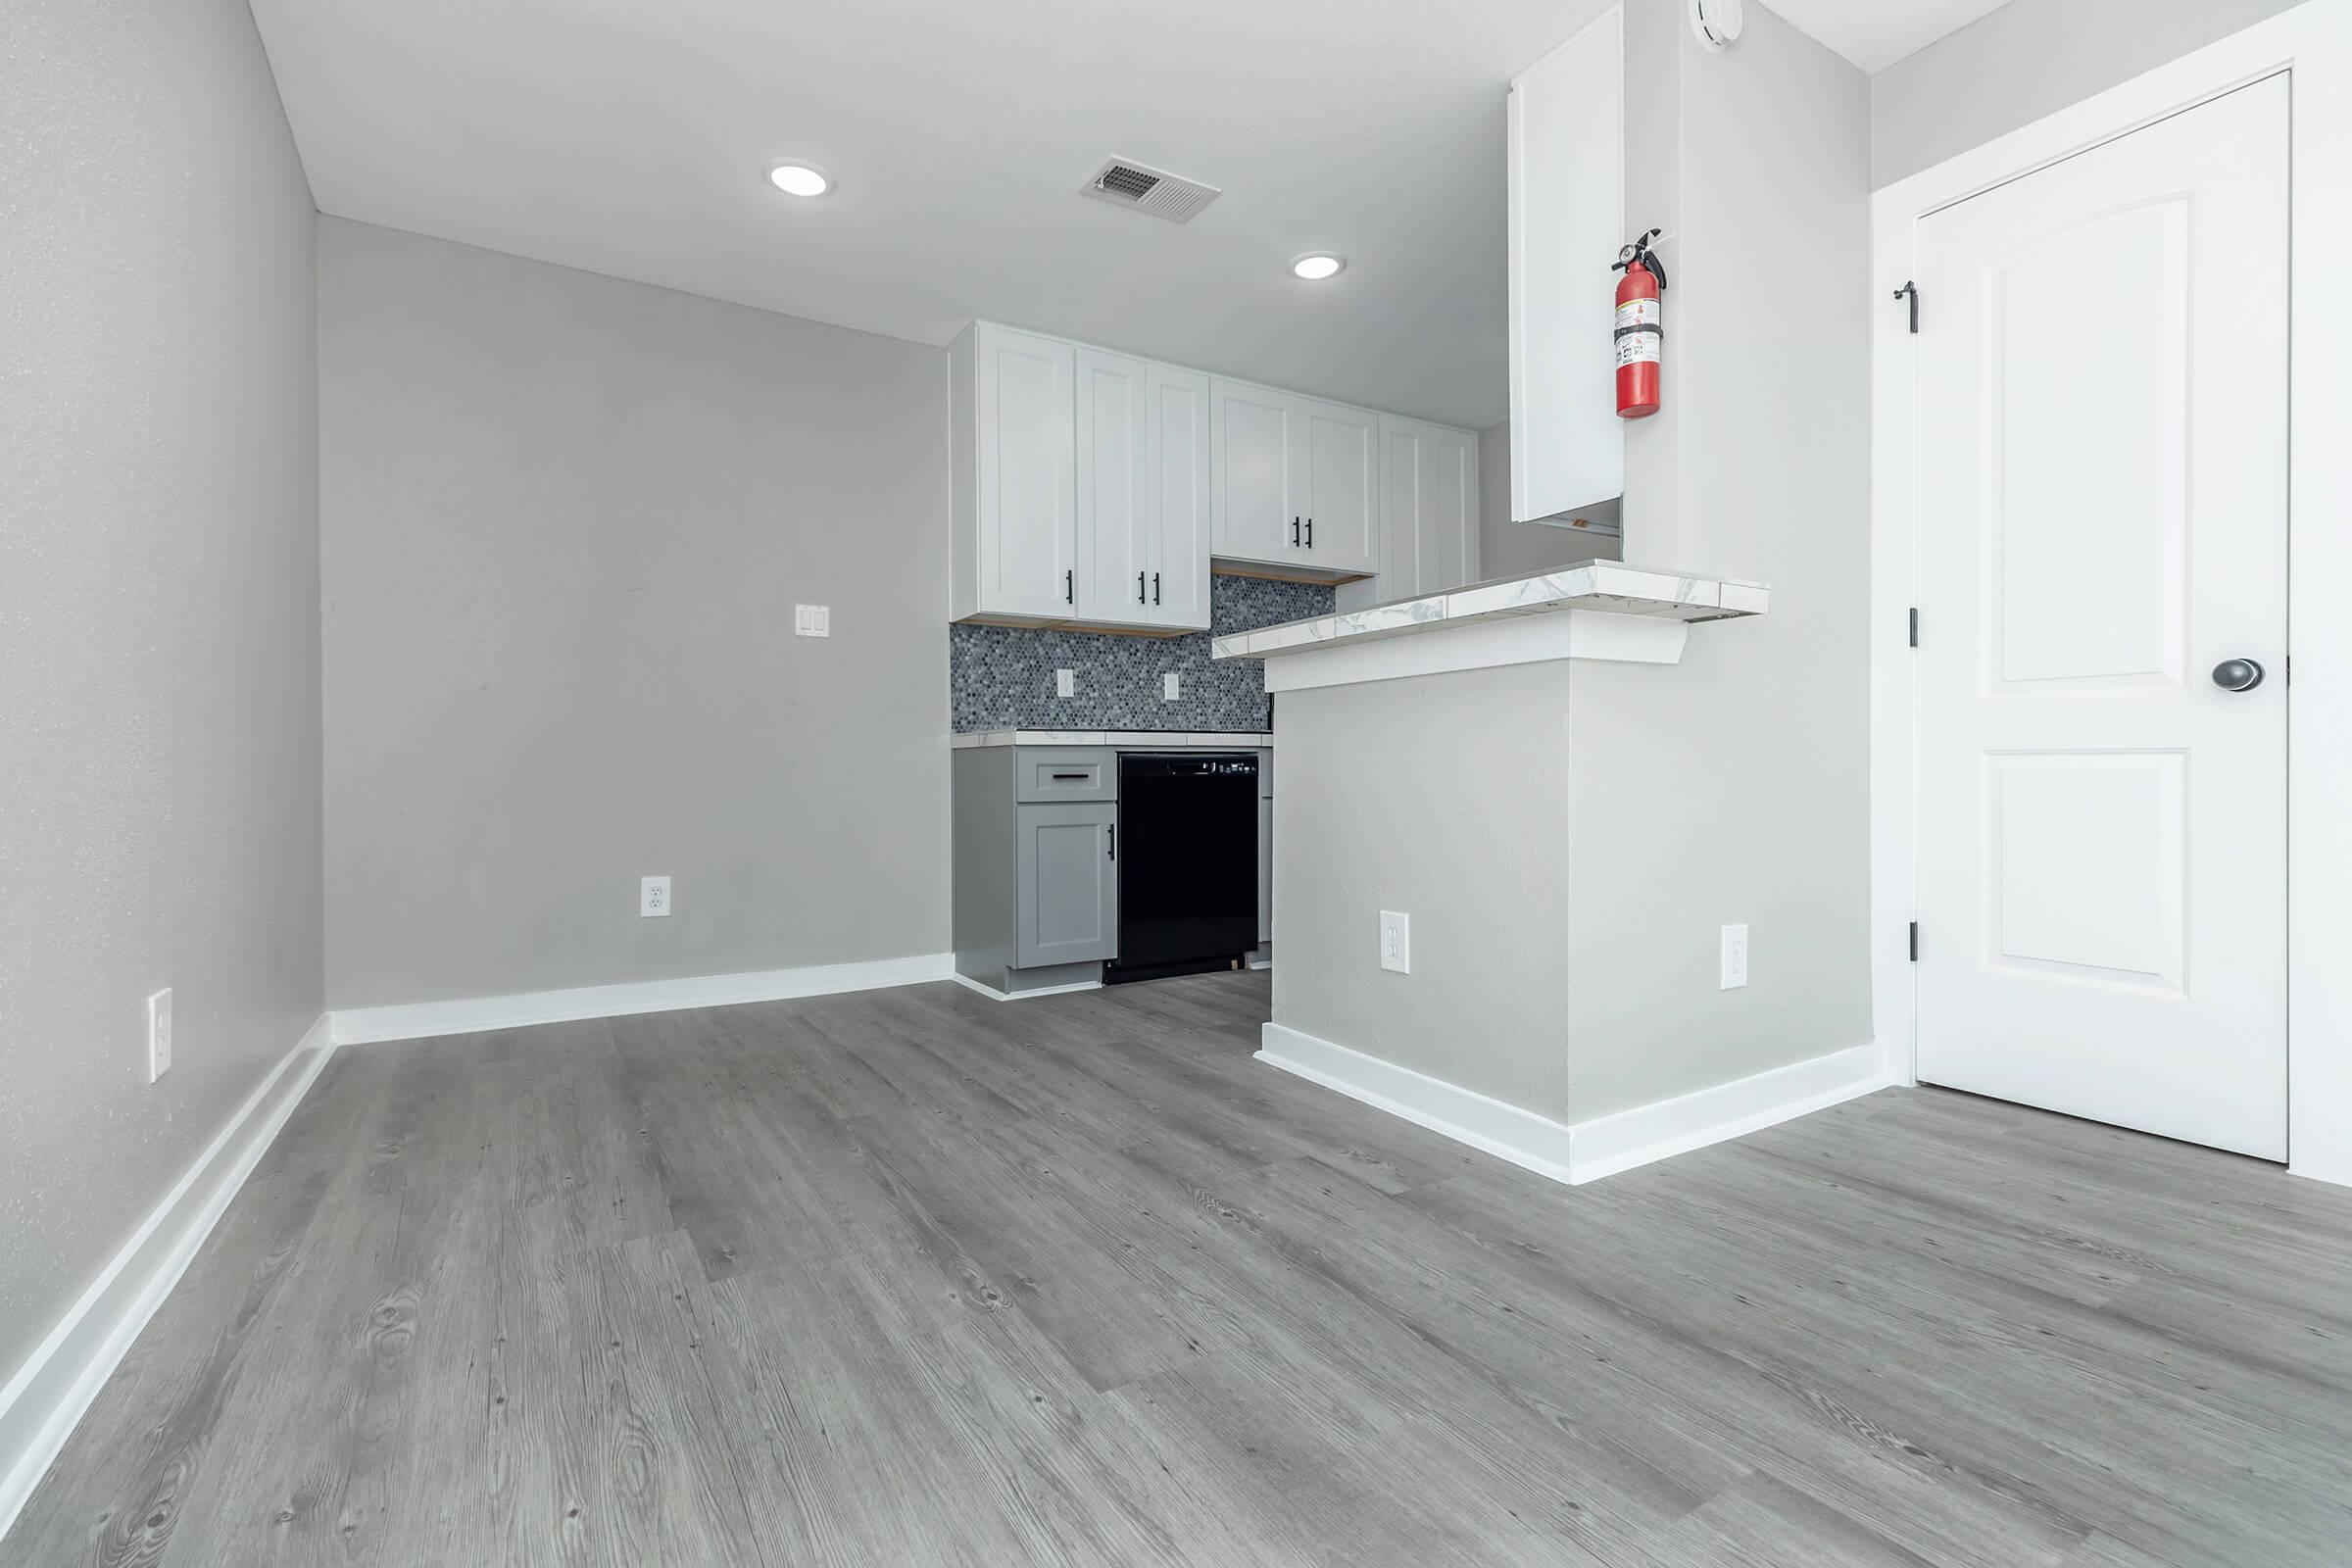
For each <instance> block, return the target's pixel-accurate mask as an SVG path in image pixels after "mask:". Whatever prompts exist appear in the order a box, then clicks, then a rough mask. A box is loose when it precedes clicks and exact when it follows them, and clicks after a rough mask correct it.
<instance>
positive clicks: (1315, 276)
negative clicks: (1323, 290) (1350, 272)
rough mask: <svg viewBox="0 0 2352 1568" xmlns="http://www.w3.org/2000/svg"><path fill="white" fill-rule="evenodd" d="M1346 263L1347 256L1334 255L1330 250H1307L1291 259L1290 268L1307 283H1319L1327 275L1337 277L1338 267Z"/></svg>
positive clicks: (1344, 265)
mask: <svg viewBox="0 0 2352 1568" xmlns="http://www.w3.org/2000/svg"><path fill="white" fill-rule="evenodd" d="M1347 265H1348V258H1347V257H1345V256H1335V255H1333V254H1332V253H1331V252H1330V251H1308V252H1307V253H1306V254H1305V255H1304V256H1297V257H1293V258H1292V259H1291V270H1292V271H1294V272H1296V273H1298V274H1299V276H1300V277H1303V278H1305V279H1306V280H1307V281H1308V282H1309V283H1320V282H1322V281H1323V279H1325V278H1327V277H1337V276H1339V274H1340V269H1341V268H1343V267H1346V266H1347Z"/></svg>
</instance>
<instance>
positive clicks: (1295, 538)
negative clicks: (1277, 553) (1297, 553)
mask: <svg viewBox="0 0 2352 1568" xmlns="http://www.w3.org/2000/svg"><path fill="white" fill-rule="evenodd" d="M1298 543H1299V519H1298V518H1297V517H1293V518H1292V519H1291V544H1292V546H1293V547H1294V548H1295V547H1296V546H1297V545H1298Z"/></svg>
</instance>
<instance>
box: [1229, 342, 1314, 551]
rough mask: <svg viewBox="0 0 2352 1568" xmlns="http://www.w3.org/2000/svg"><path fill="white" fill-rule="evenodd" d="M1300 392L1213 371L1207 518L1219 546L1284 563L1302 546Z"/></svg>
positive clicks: (1303, 475) (1303, 503)
mask: <svg viewBox="0 0 2352 1568" xmlns="http://www.w3.org/2000/svg"><path fill="white" fill-rule="evenodd" d="M1208 404H1209V427H1208V428H1209V483H1210V490H1209V518H1210V527H1211V530H1212V533H1213V540H1214V546H1215V551H1216V554H1218V555H1220V556H1226V557H1230V558H1232V559H1233V560H1236V561H1260V562H1268V563H1273V564H1281V565H1293V564H1297V562H1296V561H1295V560H1294V559H1293V558H1294V557H1295V556H1296V555H1298V554H1299V553H1300V550H1301V547H1299V546H1298V545H1294V544H1293V543H1292V542H1291V541H1292V536H1293V535H1294V534H1299V535H1300V536H1303V530H1304V526H1305V515H1306V498H1305V493H1304V482H1305V478H1306V464H1305V459H1304V455H1303V454H1302V453H1301V452H1300V451H1299V399H1298V398H1296V397H1294V396H1292V395H1291V394H1290V393H1288V392H1274V391H1269V390H1268V389H1266V388H1264V387H1255V386H1248V385H1245V384H1243V383H1241V382H1238V381H1224V380H1218V379H1216V378H1214V377H1212V378H1211V379H1210V381H1209V383H1208Z"/></svg>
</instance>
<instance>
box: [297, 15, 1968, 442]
mask: <svg viewBox="0 0 2352 1568" xmlns="http://www.w3.org/2000/svg"><path fill="white" fill-rule="evenodd" d="M1605 3H1606V0H1453V3H1451V4H1445V5H1433V4H1431V3H1429V0H497V3H494V4H484V3H483V0H335V3H333V4H323V5H322V4H319V3H318V0H252V4H253V12H254V16H255V18H256V20H257V21H258V23H259V24H260V26H261V30H262V36H263V39H264V41H265V42H266V43H267V45H268V46H269V51H270V64H271V66H272V68H273V69H274V71H275V72H276V75H277V81H278V87H279V90H280V92H281V93H282V94H283V96H284V98H285V103H286V112H287V117H288V119H289V120H290V121H291V123H292V124H293V128H294V136H295V140H296V142H297V144H298V145H299V146H300V148H301V151H302V157H303V162H304V165H305V167H306V168H307V170H308V171H309V173H310V177H311V186H312V189H313V191H314V192H315V193H316V195H317V198H318V202H319V207H320V208H321V209H322V210H323V211H325V212H328V213H331V214H334V215H337V216H339V217H344V218H353V219H359V220H362V221H367V222H372V223H383V224H388V225H390V226H392V227H396V228H404V229H410V230H414V231H416V232H417V233H423V234H434V235H439V236H441V237H443V238H447V239H454V240H461V241H464V242H466V243H468V244H473V245H481V246H486V247H488V248H490V249H493V250H499V251H506V252H510V253H512V254H515V255H518V256H527V257H533V258H536V259H539V260H542V261H549V262H556V263H561V264H564V265H566V266H570V267H578V268H583V269H586V270H591V271H596V272H603V273H608V274H611V275H613V276H616V277H625V278H635V279H638V280H641V281H644V282H649V283H658V284H662V285H665V286H668V287H671V288H678V289H685V290H688V291H690V292H693V293H697V294H704V295H709V296H711V297H712V298H715V299H721V300H731V301H736V302H739V303H742V304H746V305H756V306H761V307H764V308H766V309H769V310H775V311H782V312H786V313H789V314H791V315H795V316H804V317H810V318H813V319H817V320H822V321H831V322H836V323H838V324H840V325H844V326H852V327H859V328H863V329H865V330H868V331H874V332H884V333H889V334H891V335H893V336H897V337H904V338H912V339H915V340H917V341H921V342H927V343H945V342H946V341H947V340H948V339H949V338H951V337H952V336H954V335H955V334H956V332H957V331H958V330H960V329H961V327H962V326H963V324H964V323H965V322H966V321H969V320H971V319H974V318H987V319H996V320H1002V321H1006V322H1009V323H1012V324H1015V325H1023V326H1030V327H1035V328H1038V329H1040V330H1044V331H1050V332H1058V333H1061V334H1065V335H1067V336H1071V337H1076V338H1081V339H1084V340H1087V341H1090V342H1095V343H1101V344H1103V345H1104V346H1106V347H1111V348H1118V349H1125V350H1128V351H1130V352H1133V353H1137V354H1142V355H1147V356H1152V357H1155V358H1160V359H1166V360H1170V361H1173V362H1176V363H1178V364H1184V365H1191V366H1197V367H1200V368H1205V369H1210V370H1218V371H1223V372H1225V373H1228V374H1233V375H1240V376H1248V377H1252V378H1255V379H1260V380H1265V381H1270V382H1274V383H1276V384H1279V385H1283V386H1289V387H1294V388H1296V389H1298V390H1299V391H1304V392H1312V393H1318V394H1321V395H1323V396H1327V397H1332V398H1337V399H1341V400H1344V401H1348V402H1353V403H1361V404H1366V405H1369V406H1371V407H1374V408H1382V409H1390V410H1394V411H1396V412H1398V413H1403V414H1414V415H1419V416H1422V417H1428V418H1432V419H1438V420H1442V421H1445V422H1446V423H1451V424H1460V425H1469V426H1476V427H1483V426H1485V425H1489V424H1492V423H1495V421H1497V420H1499V419H1501V418H1503V417H1505V416H1506V415H1507V413H1508V397H1507V386H1506V380H1505V376H1506V368H1505V367H1506V347H1505V339H1504V333H1505V322H1506V311H1505V302H1504V266H1503V190H1502V180H1503V168H1502V104H1503V90H1504V87H1505V84H1506V83H1507V82H1508V80H1509V78H1510V77H1511V76H1512V75H1514V74H1516V73H1518V72H1520V71H1522V70H1524V69H1525V68H1526V67H1527V66H1529V65H1530V64H1532V63H1534V61H1535V60H1536V59H1537V58H1539V57H1540V56H1541V55H1543V54H1544V51H1545V50H1547V49H1548V48H1550V47H1551V46H1552V45H1553V44H1554V43H1557V42H1558V41H1559V40H1561V39H1562V38H1564V37H1566V36H1568V35H1569V34H1570V33H1572V32H1574V31H1575V30H1576V29H1577V28H1578V27H1579V26H1580V25H1582V24H1583V23H1584V22H1585V21H1586V20H1587V19H1588V18H1589V17H1591V16H1593V15H1594V14H1596V13H1597V12H1598V11H1599V10H1600V9H1601V7H1602V5H1603V4H1605ZM1781 3H1782V4H1783V5H1784V6H1785V8H1786V10H1787V11H1788V13H1789V16H1790V18H1791V20H1794V21H1796V22H1798V24H1799V25H1803V26H1806V27H1808V29H1813V28H1819V29H1825V30H1822V31H1820V32H1819V33H1818V34H1817V35H1819V36H1822V37H1824V38H1825V39H1827V40H1828V41H1830V42H1832V43H1833V45H1834V46H1836V47H1839V48H1841V49H1842V50H1844V51H1845V52H1846V53H1848V54H1852V55H1854V56H1855V58H1857V59H1861V58H1862V56H1861V55H1859V54H1855V51H1856V50H1857V49H1862V50H1865V51H1878V52H1883V51H1884V50H1886V49H1890V48H1899V47H1901V46H1902V45H1903V42H1904V41H1905V40H1907V39H1910V38H1912V37H1913V36H1915V35H1917V34H1920V33H1921V32H1922V31H1923V30H1932V29H1934V28H1936V27H1940V26H1942V25H1946V20H1945V19H1946V18H1947V17H1950V16H1957V15H1958V14H1960V13H1964V12H1968V13H1973V12H1975V11H1982V10H1985V9H1987V8H1988V7H1987V3H1986V0H1781ZM1889 12H1896V13H1900V19H1899V21H1895V20H1890V19H1889V18H1888V17H1887V15H1885V13H1889ZM1808 19H1810V20H1808ZM1952 25H1956V23H1955V24H1952ZM1834 34H1835V36H1834ZM1841 40H1842V41H1841ZM1112 155H1117V156H1120V157H1124V158H1132V159H1137V160H1140V161H1142V162H1144V163H1147V164H1152V165H1157V166H1159V167H1161V168H1164V169H1168V170H1170V171H1172V172H1176V173H1179V174H1184V175H1187V176H1189V177H1191V178H1194V179H1200V180H1204V181H1206V182H1208V183H1209V184H1212V185H1218V186H1222V187H1223V189H1224V194H1223V195H1222V196H1220V197H1219V198H1218V199H1217V200H1216V201H1215V202H1213V203H1211V204H1210V205H1209V207H1208V208H1207V210H1206V211H1204V212H1203V213H1201V216H1200V217H1198V218H1196V219H1194V220H1193V221H1191V222H1190V223H1187V224H1183V225H1177V224H1172V223H1168V222H1165V221H1161V220H1159V219H1155V218H1150V217H1146V216H1143V215H1141V214H1138V213H1134V212H1129V211H1124V210H1121V209H1118V208H1115V207H1111V206H1107V205H1105V204H1103V203H1101V202H1095V201H1088V200H1085V199H1083V198H1081V197H1080V196H1079V195H1078V189H1079V187H1080V185H1081V184H1083V183H1084V182H1085V181H1086V180H1087V178H1088V177H1089V176H1091V175H1092V174H1093V173H1094V172H1095V171H1096V169H1097V168H1098V167H1099V166H1100V165H1101V163H1102V161H1103V159H1104V158H1106V157H1109V156H1112ZM782 158H800V159H806V160H808V161H809V162H812V163H815V164H818V165H820V166H822V167H823V168H825V169H827V170H829V171H830V172H832V174H833V175H834V177H835V179H836V181H837V182H838V183H837V187H836V189H835V190H834V192H833V193H832V194H831V195H829V196H825V197H823V198H821V199H818V200H815V201H805V200H794V199H792V198H788V197H784V196H781V195H778V194H776V193H775V192H774V191H773V190H771V189H770V188H769V187H768V186H767V185H766V183H765V181H764V178H763V176H764V173H765V171H766V169H767V167H768V165H769V164H770V163H772V162H774V161H776V160H778V159H782ZM1320 249H1330V250H1336V251H1339V252H1342V253H1343V254H1345V255H1346V256H1347V257H1348V270H1346V271H1345V272H1343V273H1341V274H1340V276H1339V277H1338V278H1337V279H1335V280H1333V281H1331V282H1327V283H1322V284H1306V283H1301V282H1299V281H1298V280H1297V279H1295V278H1293V277H1292V276H1291V275H1290V272H1289V270H1288V263H1289V260H1290V259H1291V258H1292V257H1294V256H1296V255H1298V254H1299V252H1301V251H1307V250H1320Z"/></svg>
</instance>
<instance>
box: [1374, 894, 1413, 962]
mask: <svg viewBox="0 0 2352 1568" xmlns="http://www.w3.org/2000/svg"><path fill="white" fill-rule="evenodd" d="M1380 966H1381V967H1382V968H1383V969H1394V970H1396V971H1397V973H1398V974H1411V973H1412V972H1413V917H1412V916H1411V915H1409V914H1398V913H1397V911H1396V910H1395V909H1383V910H1381V911H1380Z"/></svg>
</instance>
